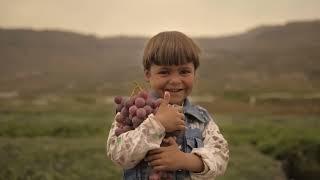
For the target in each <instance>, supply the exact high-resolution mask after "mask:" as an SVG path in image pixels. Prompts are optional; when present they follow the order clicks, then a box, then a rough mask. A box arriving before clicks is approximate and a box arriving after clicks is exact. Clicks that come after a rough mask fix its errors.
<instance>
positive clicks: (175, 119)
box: [155, 92, 186, 132]
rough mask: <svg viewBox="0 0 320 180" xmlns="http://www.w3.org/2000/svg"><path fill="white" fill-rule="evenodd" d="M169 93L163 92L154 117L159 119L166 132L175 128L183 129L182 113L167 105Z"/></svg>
mask: <svg viewBox="0 0 320 180" xmlns="http://www.w3.org/2000/svg"><path fill="white" fill-rule="evenodd" d="M169 101H170V93H169V92H165V93H164V99H163V100H162V102H161V104H160V106H159V109H158V111H157V113H156V114H155V119H156V120H157V121H159V122H160V123H161V124H162V125H163V127H164V128H165V129H166V132H173V131H176V130H185V128H186V127H185V122H184V114H183V113H180V112H179V111H178V110H177V108H174V107H173V106H169Z"/></svg>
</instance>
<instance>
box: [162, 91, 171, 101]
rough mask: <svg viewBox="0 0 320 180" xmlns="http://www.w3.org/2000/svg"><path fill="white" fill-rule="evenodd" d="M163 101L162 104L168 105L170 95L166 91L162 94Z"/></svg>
mask: <svg viewBox="0 0 320 180" xmlns="http://www.w3.org/2000/svg"><path fill="white" fill-rule="evenodd" d="M163 99H164V102H165V103H166V104H169V102H170V93H169V92H168V91H165V92H164V96H163Z"/></svg>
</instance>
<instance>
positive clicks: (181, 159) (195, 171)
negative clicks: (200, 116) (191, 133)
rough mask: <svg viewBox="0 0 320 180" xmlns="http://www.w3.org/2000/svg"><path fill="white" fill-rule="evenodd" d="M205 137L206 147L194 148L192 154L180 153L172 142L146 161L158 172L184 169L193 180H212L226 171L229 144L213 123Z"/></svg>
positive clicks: (149, 155)
mask: <svg viewBox="0 0 320 180" xmlns="http://www.w3.org/2000/svg"><path fill="white" fill-rule="evenodd" d="M203 137H204V147H201V148H194V149H193V150H192V152H191V153H184V152H182V151H180V150H179V148H178V145H177V144H176V143H175V141H172V140H170V141H169V143H168V144H169V146H168V147H160V148H157V149H154V150H151V151H150V152H149V153H148V156H147V158H146V160H147V161H149V163H150V165H152V167H153V168H154V169H156V170H169V171H176V170H179V169H184V170H187V171H190V172H191V173H190V175H191V178H192V179H212V178H214V177H216V176H218V175H221V174H223V173H224V171H225V169H226V166H227V163H228V159H229V150H228V144H227V141H226V140H225V139H224V138H223V136H222V135H221V133H220V131H219V128H218V126H217V125H216V124H215V123H214V122H213V121H210V122H209V123H208V125H207V126H206V129H205V130H204V132H203ZM165 140H166V139H164V141H165Z"/></svg>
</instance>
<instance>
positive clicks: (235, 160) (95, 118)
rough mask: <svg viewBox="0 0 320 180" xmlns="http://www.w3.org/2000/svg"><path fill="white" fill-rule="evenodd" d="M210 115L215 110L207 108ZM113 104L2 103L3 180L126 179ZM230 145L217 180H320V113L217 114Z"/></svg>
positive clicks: (78, 101) (84, 101)
mask: <svg viewBox="0 0 320 180" xmlns="http://www.w3.org/2000/svg"><path fill="white" fill-rule="evenodd" d="M209 110H210V111H211V112H212V111H213V110H212V109H210V108H209ZM113 115H114V109H113V107H112V106H111V105H107V104H104V105H101V104H97V103H96V101H94V100H92V99H90V98H86V97H85V98H76V100H75V101H72V102H71V101H68V100H65V101H64V102H63V103H61V102H60V103H58V102H55V103H51V104H46V105H43V104H42V105H39V104H32V103H26V102H19V103H14V104H11V105H10V104H9V103H6V102H5V101H2V102H1V103H0V179H1V180H2V179H3V180H22V179H35V180H38V179H39V180H54V179H68V180H73V179H121V169H120V168H119V167H117V166H115V165H114V164H113V163H112V162H111V161H110V160H109V159H108V158H107V157H106V153H105V143H106V136H107V133H108V129H109V127H110V124H111V122H112V120H113ZM214 118H215V121H216V122H217V124H218V125H219V126H220V128H221V131H222V132H223V134H224V136H225V137H226V139H227V140H228V142H229V144H230V157H231V159H230V162H229V165H228V169H227V172H226V174H225V175H224V176H222V177H220V178H218V179H220V180H234V179H238V180H239V179H240V180H241V179H244V180H251V179H252V180H256V179H259V180H270V179H276V180H281V179H289V178H292V179H319V177H320V131H319V129H320V115H317V114H290V113H289V114H288V113H286V114H272V113H267V112H264V113H250V112H218V113H216V114H215V115H214Z"/></svg>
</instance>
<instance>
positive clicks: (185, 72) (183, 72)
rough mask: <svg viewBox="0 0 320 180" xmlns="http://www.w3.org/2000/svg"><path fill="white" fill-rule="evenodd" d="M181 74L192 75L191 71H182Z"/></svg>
mask: <svg viewBox="0 0 320 180" xmlns="http://www.w3.org/2000/svg"><path fill="white" fill-rule="evenodd" d="M180 73H181V74H189V73H191V71H189V70H182V71H181V72H180Z"/></svg>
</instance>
